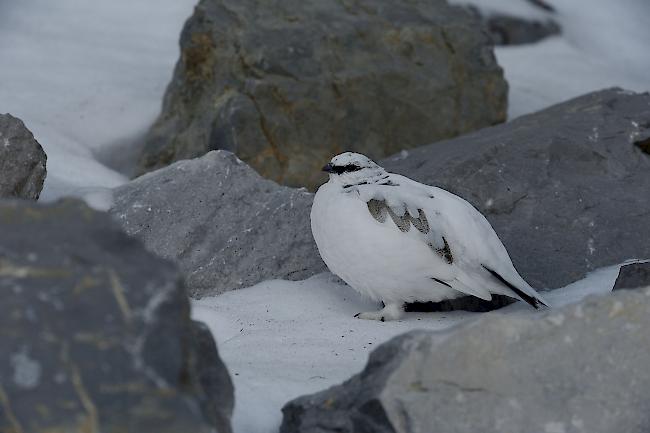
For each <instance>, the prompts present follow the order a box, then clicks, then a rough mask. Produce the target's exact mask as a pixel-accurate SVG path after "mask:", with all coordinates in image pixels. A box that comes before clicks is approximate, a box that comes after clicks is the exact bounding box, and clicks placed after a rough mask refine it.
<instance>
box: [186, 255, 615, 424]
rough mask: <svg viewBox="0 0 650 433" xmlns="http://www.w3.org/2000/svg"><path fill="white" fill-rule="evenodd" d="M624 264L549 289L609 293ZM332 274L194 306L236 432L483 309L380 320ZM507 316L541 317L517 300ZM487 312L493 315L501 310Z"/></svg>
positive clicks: (560, 297) (558, 297) (577, 294)
mask: <svg viewBox="0 0 650 433" xmlns="http://www.w3.org/2000/svg"><path fill="white" fill-rule="evenodd" d="M618 269H619V266H612V267H608V268H603V269H600V270H598V271H595V272H593V273H592V274H590V275H588V276H587V277H586V278H585V279H584V280H581V281H578V282H576V283H573V284H571V285H569V286H567V287H565V288H563V289H557V290H554V291H553V292H547V293H545V294H544V296H545V297H546V299H547V300H548V301H549V302H550V303H551V304H552V305H554V306H558V307H559V306H562V305H566V304H569V303H572V302H576V301H578V300H580V299H582V298H583V297H585V296H587V295H589V294H602V293H608V292H609V291H611V288H612V286H613V285H614V281H615V280H616V276H617V275H618ZM379 308H380V306H379V305H378V304H377V303H374V302H371V301H368V300H366V299H364V298H362V297H361V296H360V295H358V294H357V293H356V292H354V291H353V290H352V289H351V288H350V287H348V286H346V285H344V284H342V283H340V282H338V280H337V279H336V278H335V277H333V276H332V275H331V274H329V273H324V274H320V275H317V276H314V277H312V278H310V279H308V280H305V281H298V282H294V281H283V280H274V281H266V282H263V283H260V284H258V285H256V286H253V287H249V288H246V289H240V290H236V291H233V292H228V293H225V294H222V295H219V296H216V297H212V298H204V299H201V300H198V301H193V303H192V315H193V317H194V318H195V319H197V320H201V321H203V322H205V323H206V324H207V325H208V326H209V327H210V329H211V330H212V333H213V335H214V337H215V339H216V340H217V345H218V347H219V353H220V355H221V357H222V358H223V360H224V362H225V363H226V365H227V366H228V369H229V371H230V374H231V376H232V378H233V379H234V383H235V414H234V417H233V427H234V431H235V432H236V433H271V432H277V428H278V426H279V425H280V421H281V418H282V414H281V412H280V409H281V408H282V406H283V405H284V404H285V403H286V402H288V401H289V400H291V399H293V398H295V397H299V396H301V395H305V394H310V393H314V392H316V391H320V390H323V389H325V388H327V387H329V386H332V385H335V384H338V383H341V382H343V381H344V380H346V379H348V378H349V377H350V376H352V375H353V374H355V373H357V372H359V371H360V370H361V369H362V368H363V367H364V365H365V363H366V360H367V357H368V353H369V352H370V351H372V350H373V349H374V348H375V347H377V345H379V344H381V343H383V342H385V341H387V340H389V339H390V338H391V337H394V336H396V335H398V334H402V333H404V332H407V331H410V330H413V329H428V330H442V329H447V328H449V327H451V326H453V325H455V324H458V323H461V322H463V321H467V320H471V319H473V318H477V317H480V316H481V315H482V314H485V313H468V312H462V311H456V312H446V313H407V314H406V317H405V318H404V320H399V321H393V322H377V321H370V320H361V319H355V318H354V317H353V316H354V314H356V313H358V312H362V311H372V310H377V309H379ZM499 313H503V314H527V315H532V314H538V313H536V312H535V311H534V310H532V309H530V308H529V307H528V306H527V305H524V304H521V303H516V304H513V305H511V306H508V307H507V308H504V309H501V310H499ZM499 313H488V314H499Z"/></svg>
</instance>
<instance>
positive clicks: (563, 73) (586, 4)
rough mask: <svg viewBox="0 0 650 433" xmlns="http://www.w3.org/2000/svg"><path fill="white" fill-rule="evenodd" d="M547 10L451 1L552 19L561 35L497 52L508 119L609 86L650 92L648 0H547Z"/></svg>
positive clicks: (505, 1) (504, 1)
mask: <svg viewBox="0 0 650 433" xmlns="http://www.w3.org/2000/svg"><path fill="white" fill-rule="evenodd" d="M546 2H547V3H548V4H550V5H552V6H553V7H554V8H555V10H556V12H555V13H550V12H546V11H544V10H542V9H540V8H537V7H534V6H532V4H531V3H529V2H528V1H524V0H452V3H456V4H472V5H474V6H476V7H477V8H478V9H479V10H481V11H482V13H483V14H485V15H490V14H495V13H500V14H505V15H511V16H516V17H520V18H525V19H529V20H538V21H539V20H545V19H549V18H550V19H553V20H555V21H556V22H558V23H559V24H560V27H561V28H562V34H561V35H560V36H554V37H550V38H547V39H544V40H542V41H540V42H538V43H536V44H528V45H515V46H501V47H496V48H495V54H496V57H497V61H498V63H499V64H500V65H501V66H502V67H503V69H504V74H505V77H506V80H507V81H508V84H509V86H510V91H509V101H508V102H509V105H508V117H509V118H511V119H512V118H515V117H518V116H521V115H523V114H527V113H532V112H534V111H538V110H541V109H543V108H545V107H548V106H550V105H553V104H557V103H560V102H563V101H566V100H567V99H571V98H573V97H576V96H579V95H582V94H585V93H588V92H592V91H594V90H600V89H604V88H608V87H622V88H624V89H627V90H632V91H636V92H646V91H648V90H650V74H648V70H650V55H648V54H647V52H648V47H647V45H648V42H649V41H650V26H648V25H647V17H648V16H650V2H649V1H647V0H622V1H616V2H613V1H611V0H546Z"/></svg>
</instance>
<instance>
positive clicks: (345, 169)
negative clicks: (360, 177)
mask: <svg viewBox="0 0 650 433" xmlns="http://www.w3.org/2000/svg"><path fill="white" fill-rule="evenodd" d="M332 169H333V170H334V173H336V174H342V173H350V172H352V171H357V170H361V167H359V166H358V165H356V164H348V165H338V166H334V167H332Z"/></svg>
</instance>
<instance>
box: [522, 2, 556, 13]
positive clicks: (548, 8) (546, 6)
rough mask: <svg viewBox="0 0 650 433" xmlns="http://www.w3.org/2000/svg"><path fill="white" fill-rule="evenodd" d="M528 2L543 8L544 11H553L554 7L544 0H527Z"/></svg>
mask: <svg viewBox="0 0 650 433" xmlns="http://www.w3.org/2000/svg"><path fill="white" fill-rule="evenodd" d="M528 3H530V4H532V5H533V6H536V7H538V8H539V9H542V10H545V11H546V12H552V13H555V8H554V7H553V6H552V5H551V4H549V3H548V2H547V1H545V0H528Z"/></svg>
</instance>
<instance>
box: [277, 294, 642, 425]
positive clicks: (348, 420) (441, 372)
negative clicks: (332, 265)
mask: <svg viewBox="0 0 650 433" xmlns="http://www.w3.org/2000/svg"><path fill="white" fill-rule="evenodd" d="M649 327H650V288H649V289H645V290H642V291H622V292H617V293H616V294H614V295H611V296H605V297H590V298H588V299H587V300H586V301H583V302H582V303H581V304H579V305H574V306H570V307H567V308H564V309H562V310H559V311H553V312H548V313H546V314H544V315H543V316H542V317H540V315H519V314H508V315H503V314H498V313H490V314H485V315H483V316H482V317H481V318H480V319H478V320H474V321H471V322H469V323H467V324H465V325H463V326H461V327H455V328H452V329H451V330H448V331H446V332H444V331H443V332H430V331H416V332H411V333H407V334H404V335H402V336H398V337H396V338H394V339H392V340H390V341H389V342H388V343H385V344H384V345H382V346H380V347H379V348H378V349H376V350H375V351H374V352H373V353H372V354H371V355H370V358H369V360H368V364H367V365H366V367H365V369H364V370H363V371H362V372H361V373H360V374H358V375H356V376H354V377H352V378H351V379H350V380H348V381H346V382H344V383H343V384H342V385H338V386H335V387H332V388H330V389H328V390H325V391H322V392H320V393H317V394H313V395H310V396H305V397H300V398H298V399H296V400H293V401H291V402H289V403H288V404H287V405H286V406H285V407H284V408H283V413H284V419H283V423H282V427H281V428H280V431H281V432H282V433H294V432H295V433H298V432H300V433H328V432H332V433H333V432H336V433H352V432H373V433H389V432H390V433H407V432H408V433H411V432H412V433H415V432H427V431H436V432H438V433H467V432H482V433H501V432H511V433H527V432H547V433H548V432H564V433H579V432H584V433H586V432H589V433H644V432H647V431H648V430H649V429H650V413H648V410H647V402H648V401H650V391H649V390H650V371H649V370H648V368H647V366H648V363H650V352H648V350H647V348H648V347H650V333H648V328H649Z"/></svg>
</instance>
